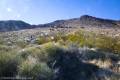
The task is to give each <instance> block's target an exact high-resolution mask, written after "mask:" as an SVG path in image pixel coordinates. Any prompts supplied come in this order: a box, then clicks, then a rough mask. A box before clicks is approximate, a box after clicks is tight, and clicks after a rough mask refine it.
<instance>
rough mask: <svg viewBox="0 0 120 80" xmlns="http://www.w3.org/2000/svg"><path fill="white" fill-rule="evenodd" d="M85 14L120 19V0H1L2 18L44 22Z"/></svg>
mask: <svg viewBox="0 0 120 80" xmlns="http://www.w3.org/2000/svg"><path fill="white" fill-rule="evenodd" d="M85 14H87V15H91V16H96V17H101V18H108V19H115V20H120V0H0V20H23V21H25V22H28V23H31V24H42V23H48V22H52V21H54V20H59V19H69V18H77V17H80V16H81V15H85Z"/></svg>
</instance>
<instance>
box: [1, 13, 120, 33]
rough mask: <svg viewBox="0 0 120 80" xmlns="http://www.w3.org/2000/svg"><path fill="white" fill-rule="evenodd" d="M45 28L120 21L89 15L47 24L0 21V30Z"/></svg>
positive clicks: (98, 25)
mask: <svg viewBox="0 0 120 80" xmlns="http://www.w3.org/2000/svg"><path fill="white" fill-rule="evenodd" d="M41 27H42V28H46V27H49V28H50V27H57V28H61V27H62V28H68V27H70V28H80V27H82V28H83V27H88V28H91V27H95V28H119V27H120V21H117V20H109V19H101V18H96V17H93V16H89V15H83V16H81V17H80V18H73V19H68V20H57V21H54V22H51V23H47V24H39V25H30V24H28V23H26V22H23V21H15V20H9V21H0V32H1V31H16V30H22V29H32V28H41Z"/></svg>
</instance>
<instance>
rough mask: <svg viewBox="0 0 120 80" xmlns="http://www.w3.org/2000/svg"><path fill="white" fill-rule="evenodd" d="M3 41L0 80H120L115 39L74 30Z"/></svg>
mask: <svg viewBox="0 0 120 80" xmlns="http://www.w3.org/2000/svg"><path fill="white" fill-rule="evenodd" d="M11 39H12V38H11ZM9 41H12V40H9ZM7 42H8V41H7V40H5V38H3V37H1V38H0V79H5V78H7V77H14V78H16V79H21V78H22V79H31V80H119V79H120V38H119V37H111V36H107V35H104V34H96V33H94V32H89V31H84V30H78V31H74V32H69V33H62V32H57V33H56V32H55V33H54V32H53V33H52V34H47V35H42V36H41V35H40V36H37V38H35V39H34V42H32V43H31V41H29V42H28V41H25V40H22V39H21V40H17V39H15V40H14V41H12V42H9V43H7Z"/></svg>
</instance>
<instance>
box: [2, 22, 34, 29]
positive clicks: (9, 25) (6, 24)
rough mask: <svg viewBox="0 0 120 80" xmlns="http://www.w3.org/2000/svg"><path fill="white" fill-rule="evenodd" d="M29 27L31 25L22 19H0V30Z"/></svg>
mask: <svg viewBox="0 0 120 80" xmlns="http://www.w3.org/2000/svg"><path fill="white" fill-rule="evenodd" d="M30 28H32V26H31V25H30V24H28V23H26V22H23V21H17V20H8V21H0V31H15V30H21V29H30Z"/></svg>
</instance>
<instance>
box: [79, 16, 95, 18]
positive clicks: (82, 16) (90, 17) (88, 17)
mask: <svg viewBox="0 0 120 80" xmlns="http://www.w3.org/2000/svg"><path fill="white" fill-rule="evenodd" d="M80 18H95V17H93V16H90V15H82V16H81V17H80Z"/></svg>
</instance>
